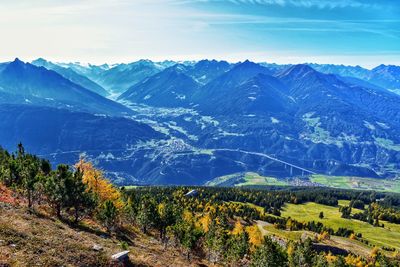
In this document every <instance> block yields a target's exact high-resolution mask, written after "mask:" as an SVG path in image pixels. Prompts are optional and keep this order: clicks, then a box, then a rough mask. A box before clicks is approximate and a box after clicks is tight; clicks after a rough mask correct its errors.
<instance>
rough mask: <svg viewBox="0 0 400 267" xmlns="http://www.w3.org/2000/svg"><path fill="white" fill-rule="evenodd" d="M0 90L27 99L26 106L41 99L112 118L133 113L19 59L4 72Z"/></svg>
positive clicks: (45, 103) (52, 72)
mask: <svg viewBox="0 0 400 267" xmlns="http://www.w3.org/2000/svg"><path fill="white" fill-rule="evenodd" d="M0 87H1V91H2V92H3V93H5V94H9V95H13V96H15V97H23V98H24V102H23V103H24V104H26V103H30V102H33V103H36V102H37V100H38V99H40V100H41V101H42V102H43V105H46V106H53V107H63V108H68V109H71V110H77V111H87V112H92V113H101V114H110V115H124V114H129V113H131V110H129V109H128V108H126V107H124V106H122V105H120V104H118V103H115V102H113V101H111V100H109V99H106V98H104V97H102V96H100V95H98V94H96V93H93V92H92V91H89V90H87V89H85V88H83V87H82V86H80V85H77V84H75V83H73V82H71V81H70V80H68V79H65V78H64V77H63V76H61V75H60V74H58V73H56V72H54V71H51V70H47V69H46V68H44V67H37V66H34V65H32V64H29V63H24V62H22V61H20V60H18V59H16V60H15V61H13V62H11V63H9V64H8V65H7V66H6V67H5V68H4V69H3V71H2V72H0ZM3 103H4V102H3ZM5 103H7V102H5Z"/></svg>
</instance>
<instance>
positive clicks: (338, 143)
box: [0, 60, 400, 184]
mask: <svg viewBox="0 0 400 267" xmlns="http://www.w3.org/2000/svg"><path fill="white" fill-rule="evenodd" d="M39 63H40V62H39ZM39 63H38V64H39ZM44 63H46V62H42V63H41V64H44ZM46 64H49V66H48V67H49V68H50V66H51V67H52V68H54V70H55V71H50V70H48V69H45V68H38V67H36V66H33V65H31V64H25V63H23V62H20V61H17V62H12V63H5V64H1V65H0V103H3V104H12V105H13V114H17V113H18V112H19V109H21V110H27V108H28V107H29V108H33V107H35V108H38V109H39V110H40V112H39V111H34V110H33V109H32V114H39V113H40V114H42V115H41V116H44V117H48V118H53V117H52V116H50V114H48V115H45V114H46V113H49V112H52V108H55V107H56V108H58V109H59V110H60V111H59V112H60V113H59V114H61V115H60V116H59V118H61V117H62V116H66V117H68V118H72V117H73V118H74V120H76V121H79V125H76V127H77V128H80V127H81V128H82V131H81V132H80V131H79V130H75V128H74V127H72V128H73V129H71V130H65V132H64V131H60V132H58V131H55V130H54V133H55V135H59V134H60V133H62V134H63V136H64V137H65V136H66V135H72V136H74V138H76V139H74V138H72V139H69V138H64V139H62V140H64V141H63V142H62V143H57V142H55V141H54V142H53V143H54V144H55V145H54V146H52V147H44V148H45V149H44V150H43V151H42V152H43V153H47V154H48V155H52V159H53V161H54V162H58V161H61V159H63V160H64V161H67V162H68V160H69V159H71V158H76V157H77V155H79V154H80V153H85V152H87V153H88V154H87V155H88V157H89V158H90V159H92V160H93V161H95V162H97V164H99V166H101V167H102V168H104V169H105V171H106V172H107V173H108V174H109V175H110V177H112V179H113V180H114V181H115V182H117V183H118V184H126V183H129V182H127V181H130V182H133V181H135V183H139V184H140V183H142V184H143V183H145V184H203V183H204V182H206V181H208V180H211V179H213V178H215V177H218V176H223V175H228V174H231V173H240V172H248V171H252V172H257V173H260V174H262V175H271V176H274V177H279V178H288V177H289V178H290V177H298V176H303V175H304V173H302V172H301V169H298V168H297V169H294V170H293V169H291V168H290V165H287V164H286V163H283V162H287V163H290V164H294V165H295V166H301V167H303V168H306V169H307V170H311V171H313V172H316V173H321V174H332V175H355V176H369V177H395V176H396V175H399V174H400V163H399V161H398V159H399V158H400V137H399V135H398V132H399V131H400V96H398V95H396V94H394V93H393V92H392V91H393V90H395V89H393V88H395V87H396V79H397V78H396V77H398V76H396V75H397V71H398V67H396V66H385V65H381V66H378V67H376V68H374V69H372V70H368V69H364V68H361V67H359V66H355V67H352V66H341V65H318V64H297V65H294V64H288V65H278V64H270V63H255V62H251V61H244V62H239V63H234V64H233V63H229V62H226V61H217V60H201V61H197V62H174V61H164V62H152V61H149V60H141V61H137V62H133V63H129V64H116V65H100V66H95V65H90V64H87V65H83V64H78V63H70V64H65V63H57V64H55V65H53V63H50V62H47V63H46ZM10 66H11V67H10ZM57 66H58V67H60V68H61V67H62V68H61V69H59V68H58V67H57ZM8 68H10V69H11V71H10V70H7V69H8ZM65 68H69V69H70V70H72V71H74V73H76V74H77V75H79V76H80V77H86V78H87V79H89V80H91V81H94V82H95V83H97V84H99V85H100V86H102V87H103V88H104V89H105V90H107V93H108V94H109V95H108V97H109V98H110V99H116V101H114V100H110V99H106V98H104V97H102V96H100V95H98V94H96V93H93V92H91V91H90V90H88V89H87V88H85V87H84V86H82V85H81V84H82V83H80V85H78V84H77V83H75V82H73V81H71V80H72V79H73V77H70V78H67V74H65V73H64V75H65V76H64V75H62V74H60V75H58V74H57V70H58V71H60V72H63V71H65ZM74 77H75V76H74ZM65 109H67V110H68V112H73V113H74V114H72V115H71V114H70V113H65V114H64V113H63V112H65ZM99 113H100V114H106V115H112V116H114V117H124V118H123V119H121V120H119V119H116V120H114V121H113V122H111V118H108V116H106V117H104V118H105V121H104V122H102V123H98V124H92V122H93V121H97V117H98V115H96V114H99ZM18 114H19V113H18ZM23 114H24V116H27V115H26V114H27V113H26V112H24V113H23ZM18 116H20V115H18ZM25 118H27V117H25ZM102 118H103V117H102ZM52 120H53V119H52ZM5 121H6V122H7V123H4V124H3V126H2V127H3V128H4V129H6V128H7V127H14V128H13V129H17V130H18V128H21V127H22V126H21V124H18V122H19V121H16V122H14V121H12V120H11V119H10V118H8V117H7V119H6V120H5ZM25 121H27V119H25ZM33 121H37V120H33ZM69 121H71V120H70V119H69ZM130 121H132V122H130ZM136 121H139V122H141V123H139V124H137V122H136ZM119 123H121V125H122V126H121V127H119V126H118V124H119ZM135 123H136V124H135ZM26 124H27V125H28V126H29V128H30V130H29V131H30V135H32V136H34V137H35V136H36V137H37V138H38V139H32V140H33V141H32V142H31V143H30V146H31V147H33V148H34V149H37V150H35V151H40V148H41V147H43V142H45V140H41V139H40V135H37V134H32V133H33V132H35V131H37V128H34V125H32V124H30V123H26ZM146 124H147V125H146ZM7 125H8V126H7ZM67 125H68V127H67ZM71 125H73V124H71V123H68V124H64V125H63V124H57V123H53V124H52V126H51V127H53V128H54V127H61V128H60V129H62V127H66V128H71ZM132 125H135V126H134V127H133V126H132ZM149 126H151V127H149ZM96 127H101V128H102V129H101V131H100V130H99V131H96ZM114 128H115V132H113V130H112V129H114ZM32 129H36V130H32ZM27 131H28V130H27ZM136 132H137V133H138V135H136ZM77 133H79V134H82V135H85V138H84V140H85V142H88V143H91V142H92V140H91V139H90V138H86V135H89V137H90V136H94V137H95V139H93V140H97V142H99V145H98V147H99V150H96V149H94V148H95V145H94V143H91V144H92V145H91V148H90V149H89V148H87V147H84V146H80V145H79V144H78V143H77V142H78V141H77V140H78V136H79V134H77ZM17 135H18V131H17V132H15V135H14V136H13V137H12V138H11V137H9V139H10V140H17ZM141 135H143V136H144V137H145V136H149V138H144V139H143V140H141V139H140V138H139V139H137V138H138V137H140V136H141ZM94 137H93V138H94ZM113 137H115V138H117V139H118V140H112V141H108V139H111V138H113ZM4 138H5V137H4ZM135 140H136V141H135ZM0 141H1V140H0ZM107 142H108V143H107ZM35 146H36V147H35ZM57 146H58V147H59V150H57V149H56V148H57ZM68 151H70V152H68ZM72 151H73V152H72ZM71 153H72V154H71ZM66 155H68V156H66ZM72 155H73V156H72ZM65 159H67V160H65ZM124 177H125V178H124Z"/></svg>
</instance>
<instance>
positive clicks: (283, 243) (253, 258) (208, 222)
mask: <svg viewBox="0 0 400 267" xmlns="http://www.w3.org/2000/svg"><path fill="white" fill-rule="evenodd" d="M0 185H1V186H4V187H6V188H8V189H9V190H11V191H12V192H13V193H14V194H15V195H16V196H18V198H20V199H21V200H22V201H21V203H23V205H24V206H25V208H26V212H27V213H30V214H39V213H40V212H39V211H41V210H47V211H48V212H49V214H50V215H51V216H53V217H54V218H57V219H58V220H60V221H62V222H64V223H67V224H71V225H79V224H82V221H83V220H85V219H88V218H89V219H90V220H92V221H94V222H96V223H98V224H99V225H101V227H102V228H103V229H104V231H105V232H107V234H108V235H111V236H112V235H114V236H117V238H121V242H124V241H123V240H124V238H122V237H124V236H129V235H130V233H131V231H130V229H132V228H134V229H137V230H138V231H140V232H141V233H143V234H145V235H151V236H154V237H156V239H157V240H158V242H160V243H161V244H162V246H163V247H164V248H171V247H172V248H174V249H176V250H177V251H178V252H179V253H180V254H181V255H183V256H184V257H185V258H186V260H187V261H188V262H191V261H192V260H194V259H199V258H200V259H204V260H205V261H206V262H208V263H209V264H210V265H217V266H218V265H223V266H399V264H400V254H399V251H398V249H397V248H395V247H390V246H380V247H379V246H377V245H375V244H371V243H370V240H369V239H368V238H366V237H364V235H363V234H362V233H360V232H357V229H350V228H346V227H339V228H337V227H332V226H328V225H325V223H323V222H321V221H314V220H313V221H302V220H297V219H296V218H291V217H284V216H282V213H283V212H284V210H285V207H286V206H287V205H297V206H299V205H301V204H306V203H311V202H312V203H316V204H318V205H322V206H328V207H335V209H337V210H338V212H340V217H341V218H342V219H346V220H351V221H357V222H358V221H359V222H360V223H361V222H362V223H365V224H368V225H370V227H375V229H381V228H383V229H386V228H385V227H387V224H390V225H398V224H400V195H398V194H394V193H383V192H373V191H356V190H341V189H340V190H339V189H331V188H322V187H315V188H313V187H308V188H306V187H247V188H234V187H230V188H217V187H185V186H165V187H162V186H158V187H155V186H154V187H150V186H149V187H146V186H143V187H120V188H118V187H115V186H113V185H112V184H111V183H110V182H109V181H108V180H107V179H106V177H105V176H104V175H103V173H102V171H101V170H99V169H96V168H95V167H94V166H93V164H92V163H90V162H88V161H86V160H85V159H80V160H79V161H78V162H77V163H76V164H75V165H74V166H68V165H64V164H60V165H58V166H57V167H56V168H54V169H53V167H52V166H51V164H50V163H49V161H47V160H45V159H42V158H39V157H37V156H35V155H32V154H29V153H27V152H26V151H25V149H24V147H23V145H22V144H19V145H18V148H17V151H16V152H14V153H9V152H8V151H6V150H3V149H1V150H0ZM1 201H2V198H1V196H0V202H1ZM340 201H342V202H343V201H346V202H345V203H348V204H346V205H339V202H340ZM322 206H321V207H322ZM318 216H319V219H321V220H322V219H323V218H324V217H326V214H324V212H323V211H321V212H319V215H318ZM261 223H263V224H268V225H271V227H272V228H273V229H275V230H276V231H282V232H285V233H297V232H298V231H304V233H311V234H303V235H302V236H301V237H300V238H298V239H287V240H284V239H282V238H281V237H279V236H277V235H274V234H265V233H263V228H262V227H260V225H261ZM385 224H386V226H385ZM275 230H274V231H275ZM1 235H2V232H1V230H0V239H1V237H2V236H1ZM331 237H332V238H333V237H338V238H346V240H354V241H357V242H359V243H360V244H364V245H366V246H369V247H370V250H368V252H369V253H368V255H367V256H365V255H358V254H357V253H353V252H352V251H345V250H343V249H338V248H335V247H330V246H326V245H324V243H323V241H324V240H329V239H331ZM0 245H1V244H0ZM128 245H129V244H127V247H128V248H129V246H128Z"/></svg>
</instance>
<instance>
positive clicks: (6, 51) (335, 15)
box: [0, 0, 400, 67]
mask: <svg viewBox="0 0 400 267" xmlns="http://www.w3.org/2000/svg"><path fill="white" fill-rule="evenodd" d="M0 15H1V16H0V34H1V36H2V39H1V41H0V59H1V60H3V61H4V60H11V59H12V58H14V57H17V56H18V57H20V58H22V59H24V60H31V59H34V58H37V57H45V58H48V59H50V60H55V61H83V62H92V63H104V62H108V63H115V62H129V61H133V60H137V59H141V58H149V59H153V60H163V59H174V60H197V59H203V58H210V59H211V58H216V59H225V60H229V61H242V60H245V59H250V60H253V61H267V62H277V63H302V62H317V63H335V64H349V65H357V64H359V65H362V66H366V67H373V66H376V65H378V64H381V63H385V64H397V65H400V1H397V0H391V1H389V0H381V1H366V0H330V1H329V0H320V1H317V0H226V1H223V0H118V1H117V0H68V1H67V0H65V1H62V0H35V1H30V0H19V1H15V0H0Z"/></svg>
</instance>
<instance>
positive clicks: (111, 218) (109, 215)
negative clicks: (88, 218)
mask: <svg viewBox="0 0 400 267" xmlns="http://www.w3.org/2000/svg"><path fill="white" fill-rule="evenodd" d="M97 216H98V219H99V220H100V221H101V222H102V223H103V225H104V226H105V227H106V228H107V231H108V232H111V231H112V229H113V228H114V227H115V225H116V222H117V218H118V209H117V207H116V206H115V205H114V203H113V202H112V201H111V200H106V202H104V203H103V205H101V206H100V210H99V213H98V215H97Z"/></svg>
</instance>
